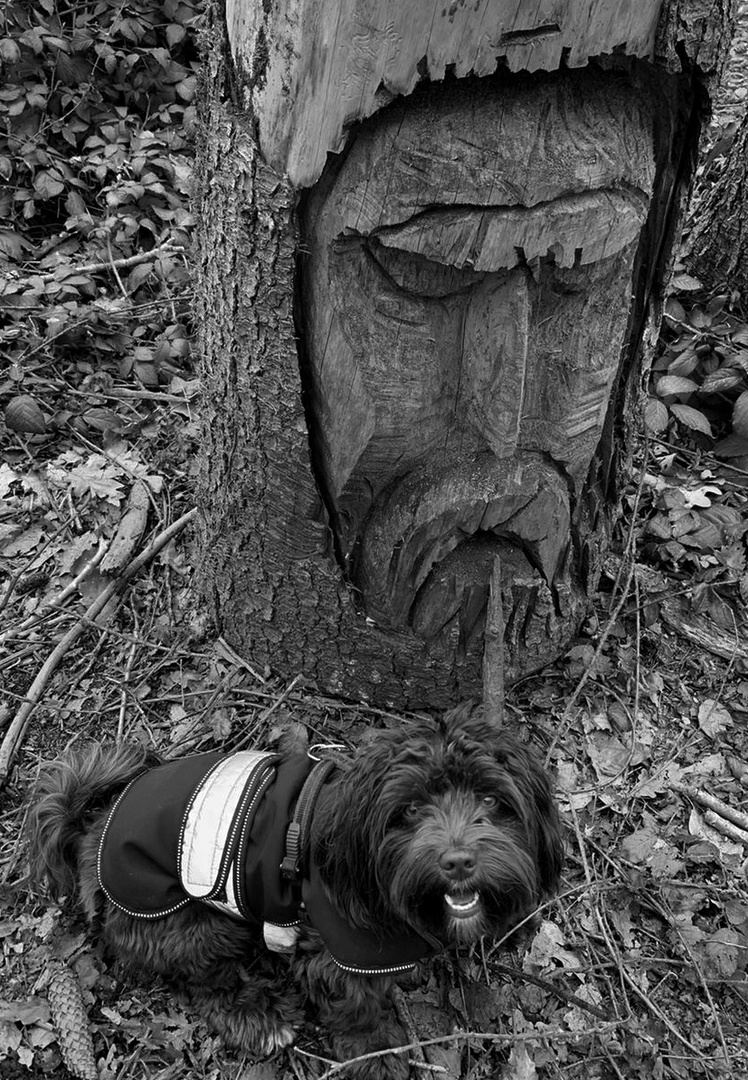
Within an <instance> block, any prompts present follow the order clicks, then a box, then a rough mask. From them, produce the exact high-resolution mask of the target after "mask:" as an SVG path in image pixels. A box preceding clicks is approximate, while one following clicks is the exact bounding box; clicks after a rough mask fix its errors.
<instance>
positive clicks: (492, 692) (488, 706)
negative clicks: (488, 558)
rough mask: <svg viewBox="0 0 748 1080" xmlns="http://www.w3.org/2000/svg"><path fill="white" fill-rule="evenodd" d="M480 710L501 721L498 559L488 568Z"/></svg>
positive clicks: (501, 624) (501, 627)
mask: <svg viewBox="0 0 748 1080" xmlns="http://www.w3.org/2000/svg"><path fill="white" fill-rule="evenodd" d="M483 709H484V712H485V716H486V719H487V720H489V721H490V722H491V723H492V724H495V725H496V727H501V726H502V725H503V723H504V607H503V603H502V595H501V559H500V558H499V556H498V555H497V556H496V557H495V558H494V561H493V567H492V569H491V580H490V584H489V588H488V604H487V607H486V629H485V632H484V645H483Z"/></svg>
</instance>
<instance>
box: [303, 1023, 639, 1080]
mask: <svg viewBox="0 0 748 1080" xmlns="http://www.w3.org/2000/svg"><path fill="white" fill-rule="evenodd" d="M624 1023H625V1021H623V1020H620V1021H619V1020H616V1021H612V1022H611V1023H608V1024H600V1025H598V1026H597V1027H594V1028H587V1029H585V1030H584V1031H564V1030H562V1029H560V1028H548V1029H547V1030H546V1031H522V1032H519V1033H518V1034H508V1033H507V1032H495V1031H458V1032H455V1034H454V1035H440V1036H438V1037H437V1038H433V1039H421V1040H420V1041H419V1042H417V1043H415V1044H413V1043H408V1045H407V1046H393V1047H390V1048H388V1049H387V1050H373V1051H372V1052H371V1053H370V1054H361V1056H360V1057H355V1058H350V1059H349V1060H348V1061H341V1062H338V1064H336V1065H333V1066H332V1068H330V1069H328V1070H327V1072H324V1073H322V1075H321V1076H319V1077H318V1078H317V1080H329V1077H331V1076H335V1075H337V1073H339V1072H342V1071H343V1069H348V1068H350V1066H351V1065H358V1064H359V1062H362V1061H372V1060H374V1059H375V1058H380V1057H384V1056H385V1055H387V1054H409V1053H410V1052H411V1051H412V1050H414V1049H416V1047H424V1046H438V1045H440V1044H444V1043H453V1042H461V1041H463V1040H468V1039H480V1040H482V1041H483V1042H493V1043H499V1044H500V1045H503V1046H511V1045H512V1044H514V1043H521V1042H540V1041H545V1040H547V1041H548V1042H549V1043H557V1042H576V1041H577V1040H579V1039H588V1038H593V1037H594V1036H597V1035H607V1034H609V1033H610V1032H611V1031H615V1030H616V1029H617V1028H620V1027H621V1026H622V1025H623V1024H624ZM295 1052H296V1053H301V1052H302V1051H300V1050H298V1049H296V1051H295Z"/></svg>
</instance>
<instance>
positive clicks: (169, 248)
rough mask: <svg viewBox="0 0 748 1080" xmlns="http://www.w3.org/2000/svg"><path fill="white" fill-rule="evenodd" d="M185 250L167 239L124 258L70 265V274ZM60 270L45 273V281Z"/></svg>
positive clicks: (134, 263) (120, 266) (132, 263)
mask: <svg viewBox="0 0 748 1080" xmlns="http://www.w3.org/2000/svg"><path fill="white" fill-rule="evenodd" d="M180 251H184V247H183V246H182V245H181V244H175V243H174V242H173V241H172V240H167V241H166V243H165V244H161V246H160V247H157V248H154V249H153V250H152V251H139V252H138V253H137V255H128V257H127V258H124V259H107V261H106V262H97V263H88V264H87V265H85V266H75V265H72V266H71V267H70V274H100V273H101V272H102V271H103V270H116V269H120V270H123V269H126V268H128V267H130V266H137V265H138V264H139V263H144V262H150V261H151V260H152V259H157V258H158V257H159V255H163V254H165V253H167V252H168V253H169V254H171V253H178V252H180ZM58 274H59V271H56V272H54V273H51V274H44V275H43V277H42V281H43V282H47V281H54V280H55V278H56V277H57V276H58Z"/></svg>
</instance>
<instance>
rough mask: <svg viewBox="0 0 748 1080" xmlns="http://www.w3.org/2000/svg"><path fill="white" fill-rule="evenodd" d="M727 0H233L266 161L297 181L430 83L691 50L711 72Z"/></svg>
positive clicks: (229, 8)
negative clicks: (707, 0) (393, 104)
mask: <svg viewBox="0 0 748 1080" xmlns="http://www.w3.org/2000/svg"><path fill="white" fill-rule="evenodd" d="M730 8H731V4H730V2H729V0H722V2H721V3H715V4H704V3H703V2H701V0H671V2H670V3H668V2H663V0H639V2H636V3H632V2H629V3H622V2H621V0H535V2H533V3H528V2H527V0H502V2H501V3H498V2H497V0H472V2H471V3H464V2H450V0H407V2H405V0H283V2H281V3H277V4H259V3H257V2H256V0H227V3H226V24H227V29H228V35H229V41H230V45H231V51H232V53H233V57H234V61H235V63H236V65H237V70H238V73H239V75H240V86H241V94H242V101H243V104H244V106H245V107H246V108H248V109H250V110H251V112H252V113H253V114H254V116H255V117H256V118H257V121H258V124H259V141H260V147H261V149H262V152H263V155H264V156H265V159H266V160H267V161H268V162H269V163H270V164H271V165H272V166H273V167H274V168H275V169H276V170H277V171H278V172H280V173H286V174H287V175H288V177H289V179H290V181H291V183H292V184H293V185H294V186H296V187H308V186H310V185H311V184H313V183H314V182H315V181H316V180H317V179H318V178H319V176H320V174H321V172H322V169H323V167H324V164H325V160H326V157H327V154H328V153H330V152H332V153H337V152H339V151H340V150H341V149H342V148H343V145H344V142H345V137H346V133H347V131H348V129H349V128H350V125H351V124H352V123H353V122H355V121H356V120H362V119H365V118H366V117H368V116H371V115H372V114H373V113H375V112H377V111H378V110H379V109H381V108H382V106H383V105H386V104H387V103H388V102H389V101H392V100H393V99H394V98H395V97H397V96H398V95H408V94H410V93H412V91H413V89H414V88H415V86H416V85H417V84H418V83H419V82H421V81H423V80H428V81H431V82H437V81H439V80H441V79H444V78H445V76H447V75H449V74H452V75H455V76H456V77H457V78H465V77H467V76H470V75H477V76H486V75H491V74H493V73H494V72H495V71H497V70H499V69H501V68H504V69H506V70H508V71H511V72H518V71H530V72H533V71H557V70H559V69H560V68H561V67H562V66H567V67H569V68H578V67H582V66H583V65H585V64H586V63H587V62H588V61H589V60H590V58H592V57H598V56H603V55H611V54H613V53H618V54H620V55H626V56H630V57H639V58H642V59H647V60H653V59H655V58H660V57H661V58H662V59H663V60H664V61H665V62H666V63H668V64H669V65H671V66H672V67H673V70H679V69H680V59H679V58H680V57H681V56H683V55H684V54H687V55H689V56H690V57H691V59H693V60H694V61H695V62H697V63H699V65H700V67H701V69H702V71H704V72H708V71H709V70H710V68H713V67H714V66H715V65H716V64H717V63H718V62H719V59H720V56H721V54H722V50H723V49H724V48H726V44H727V41H726V40H723V35H722V34H721V33H720V31H721V30H722V29H723V27H724V25H725V22H726V21H727V12H728V10H729V9H730Z"/></svg>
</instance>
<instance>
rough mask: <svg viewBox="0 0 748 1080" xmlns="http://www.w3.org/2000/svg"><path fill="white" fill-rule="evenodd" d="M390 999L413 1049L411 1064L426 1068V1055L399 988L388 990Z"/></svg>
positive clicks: (394, 987) (427, 1064) (427, 1065)
mask: <svg viewBox="0 0 748 1080" xmlns="http://www.w3.org/2000/svg"><path fill="white" fill-rule="evenodd" d="M390 997H391V998H392V1004H393V1006H394V1008H395V1014H396V1015H397V1018H398V1020H399V1021H400V1023H401V1024H402V1026H403V1029H404V1031H405V1037H406V1039H407V1040H408V1042H409V1043H411V1044H412V1045H413V1046H414V1047H415V1049H414V1051H413V1054H412V1055H411V1060H412V1062H413V1064H414V1065H416V1066H419V1067H420V1068H428V1067H429V1063H428V1062H427V1061H426V1055H425V1054H424V1052H423V1048H422V1046H421V1044H420V1042H419V1039H418V1031H417V1030H416V1025H415V1021H414V1019H413V1014H412V1013H411V1011H410V1009H409V1008H408V1003H407V1001H406V1000H405V994H404V993H403V992H402V990H401V988H400V987H399V986H393V987H392V989H391V990H390Z"/></svg>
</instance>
